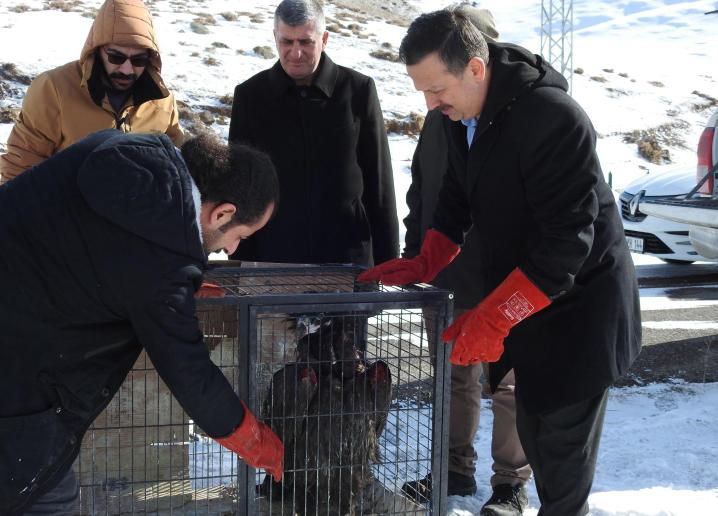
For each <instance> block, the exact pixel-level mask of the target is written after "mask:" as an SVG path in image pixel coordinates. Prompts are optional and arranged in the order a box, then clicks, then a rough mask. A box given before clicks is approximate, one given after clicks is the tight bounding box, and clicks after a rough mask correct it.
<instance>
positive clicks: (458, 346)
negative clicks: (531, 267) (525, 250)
mask: <svg viewBox="0 0 718 516" xmlns="http://www.w3.org/2000/svg"><path fill="white" fill-rule="evenodd" d="M549 304H551V300H550V299H549V298H548V297H546V294H544V293H543V292H541V290H539V288H538V287H537V286H536V285H534V284H533V282H532V281H531V280H530V279H528V278H527V277H526V275H525V274H524V273H523V272H521V269H519V268H518V267H517V268H516V269H514V270H513V271H511V274H509V275H508V276H507V277H506V279H505V280H504V281H502V282H501V284H500V285H499V286H498V287H496V288H495V289H494V290H493V292H491V294H489V295H488V296H486V298H485V299H484V300H483V301H481V303H479V304H478V305H477V306H476V307H475V308H472V309H471V310H469V311H468V312H466V313H464V314H463V315H461V317H459V318H458V319H456V320H455V321H454V323H453V324H452V325H451V326H449V327H448V328H446V330H444V333H443V334H442V335H441V338H442V339H443V340H444V342H451V341H452V340H455V341H456V342H454V349H453V350H452V351H451V356H450V357H449V362H451V363H452V364H457V365H470V364H476V363H478V362H496V361H497V360H498V359H499V358H501V354H502V353H503V352H504V339H505V338H506V336H507V335H508V334H509V330H511V328H513V327H514V326H516V325H517V324H518V323H520V322H521V321H523V320H524V319H526V318H527V317H528V316H529V315H531V314H533V313H536V312H538V311H539V310H543V309H544V308H546V307H547V306H548V305H549Z"/></svg>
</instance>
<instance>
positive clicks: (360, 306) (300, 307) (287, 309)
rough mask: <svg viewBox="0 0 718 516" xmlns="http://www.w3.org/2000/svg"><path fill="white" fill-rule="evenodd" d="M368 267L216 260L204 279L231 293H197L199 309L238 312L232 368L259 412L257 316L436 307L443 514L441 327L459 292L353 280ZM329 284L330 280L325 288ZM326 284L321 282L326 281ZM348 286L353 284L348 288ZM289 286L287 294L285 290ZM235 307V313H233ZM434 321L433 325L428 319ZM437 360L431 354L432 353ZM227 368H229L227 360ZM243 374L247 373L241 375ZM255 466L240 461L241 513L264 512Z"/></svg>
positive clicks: (435, 400)
mask: <svg viewBox="0 0 718 516" xmlns="http://www.w3.org/2000/svg"><path fill="white" fill-rule="evenodd" d="M362 270H363V269H362V268H360V267H357V266H351V265H321V266H292V265H286V264H285V265H283V266H268V267H261V265H260V266H257V267H246V266H244V265H242V266H240V265H239V264H238V263H237V262H231V261H230V262H224V263H221V262H220V263H215V264H214V266H213V267H212V268H211V269H210V270H209V271H208V272H207V274H206V275H205V280H206V281H210V282H213V283H216V284H218V285H220V286H222V287H224V289H225V290H226V292H227V295H225V296H224V297H220V298H200V299H197V308H198V312H199V311H200V310H210V311H211V310H213V309H220V311H222V312H224V313H225V314H226V313H234V314H236V318H235V319H233V322H236V325H237V334H236V336H235V337H234V339H235V340H236V346H237V347H236V355H235V361H234V363H233V364H232V365H231V366H229V367H228V369H231V370H232V371H233V375H234V377H235V378H236V379H237V383H236V385H235V388H236V389H237V394H238V396H239V397H240V398H241V399H243V400H244V401H245V403H247V405H248V407H249V408H250V410H252V411H253V412H254V413H255V414H259V413H260V393H259V390H258V389H257V388H254V387H253V386H252V381H253V380H254V378H255V376H254V374H253V372H255V371H257V370H258V369H257V368H258V365H259V364H260V360H259V357H258V354H259V353H260V349H259V347H260V346H259V338H260V335H258V328H259V321H260V320H261V319H262V318H263V317H271V316H277V314H293V313H324V314H327V315H330V314H332V313H340V312H341V313H355V312H366V313H370V312H373V313H381V312H383V311H385V310H396V309H400V310H415V309H419V308H420V309H427V308H428V309H431V310H433V311H434V313H435V319H434V321H433V322H432V324H433V325H434V328H433V334H432V337H429V333H428V331H427V339H428V338H433V339H434V341H435V342H434V354H435V358H434V362H433V370H434V375H433V381H432V386H433V392H432V393H431V400H432V402H431V405H432V416H431V425H432V428H431V432H432V437H431V475H432V483H433V486H432V487H433V489H432V500H431V502H430V503H429V504H427V505H428V507H427V508H428V512H429V513H430V514H444V513H445V512H446V509H447V502H446V488H447V476H448V452H449V449H448V435H449V428H448V426H449V417H448V414H449V396H450V383H451V382H450V365H449V361H448V347H447V346H444V345H442V343H441V342H440V334H441V332H440V330H441V329H442V328H444V327H446V325H447V324H448V323H449V322H450V318H451V314H452V308H453V295H452V294H451V293H450V292H448V291H445V290H440V289H436V288H434V287H432V286H430V285H426V284H417V285H409V286H405V287H386V286H381V285H377V284H376V283H374V284H360V283H356V282H355V278H356V275H357V274H358V273H359V272H361V271H362ZM333 274H334V275H337V277H341V278H342V279H341V280H340V281H339V283H341V287H342V289H343V290H338V291H334V290H332V289H331V286H332V283H331V281H327V285H329V291H311V292H306V291H303V292H296V289H297V288H299V287H302V286H303V287H309V288H311V287H312V285H311V284H307V283H302V282H301V278H302V277H306V278H308V277H314V278H316V277H322V278H330V277H331V275H333ZM282 276H284V277H285V278H287V277H288V278H294V279H295V280H296V278H299V280H298V282H296V283H290V284H288V285H282V284H281V281H275V280H276V279H277V278H281V277H282ZM262 277H264V278H266V279H267V282H266V283H263V282H262V281H261V280H258V281H255V282H251V281H250V283H251V285H248V286H247V287H245V288H242V287H237V283H238V282H237V279H238V278H254V279H257V278H262ZM327 285H324V288H325V290H326V288H327ZM320 288H321V285H320ZM346 289H350V290H346ZM285 290H286V292H285ZM235 310H236V312H235ZM426 324H428V323H426ZM430 358H431V357H430ZM224 369H227V367H226V366H225V367H224ZM242 373H245V374H242ZM256 479H257V472H256V471H255V469H254V468H251V467H249V466H247V465H246V464H244V463H243V462H241V461H240V462H238V463H237V469H236V482H237V487H238V492H237V498H236V512H235V514H240V515H254V514H258V513H259V507H258V498H257V496H255V493H254V491H253V490H252V487H253V486H254V485H255V483H256Z"/></svg>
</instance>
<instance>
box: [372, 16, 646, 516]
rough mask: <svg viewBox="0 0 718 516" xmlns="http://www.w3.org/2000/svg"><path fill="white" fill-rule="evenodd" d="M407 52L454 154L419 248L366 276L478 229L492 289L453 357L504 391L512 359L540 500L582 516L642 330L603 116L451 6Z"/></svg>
mask: <svg viewBox="0 0 718 516" xmlns="http://www.w3.org/2000/svg"><path fill="white" fill-rule="evenodd" d="M400 56H401V58H402V60H403V61H404V63H406V65H407V71H408V73H409V75H410V77H411V79H412V80H413V82H414V86H415V87H416V89H417V90H419V91H422V92H423V93H424V96H425V98H426V103H427V105H428V107H429V109H438V110H440V111H441V113H443V114H444V115H445V116H444V118H443V122H444V129H445V133H446V136H447V139H448V141H449V166H448V170H447V172H446V175H445V176H444V182H443V185H442V187H441V191H440V193H439V200H438V203H437V207H436V210H435V212H434V218H433V220H434V222H433V229H432V230H429V232H428V233H427V235H426V237H425V238H424V242H423V245H422V248H421V252H420V254H419V255H418V256H416V257H414V258H412V259H396V260H391V261H389V262H386V263H384V264H381V265H379V266H377V267H375V268H373V269H370V270H369V271H367V272H365V273H364V274H363V275H361V276H360V277H359V279H360V280H365V281H371V280H379V281H383V282H385V283H393V284H403V283H410V282H416V281H430V280H431V279H432V278H433V277H434V276H435V275H436V274H437V273H438V271H440V270H441V269H442V268H443V267H445V266H446V265H447V264H448V263H449V262H451V260H452V259H453V258H454V257H455V256H456V254H457V253H458V252H459V245H460V244H461V243H462V242H463V235H464V234H465V232H467V231H468V230H469V229H470V228H471V227H472V225H473V231H474V232H475V234H476V237H477V240H478V247H479V248H480V253H481V267H482V269H481V270H482V271H483V277H482V278H480V281H477V285H479V286H478V287H477V288H480V289H482V291H481V297H482V298H483V300H482V301H481V302H480V303H479V304H478V305H477V306H476V307H475V308H473V309H471V310H469V311H468V312H466V313H465V314H464V315H463V316H461V317H459V318H458V319H457V320H456V321H455V322H454V323H453V324H452V325H451V326H450V327H449V328H448V329H447V330H446V331H445V332H444V334H443V338H444V340H448V341H452V340H454V348H453V350H452V354H451V361H452V362H453V363H456V364H471V363H475V362H479V361H494V363H492V364H491V371H490V375H489V376H490V382H491V386H492V388H495V387H496V385H497V384H498V382H499V381H500V380H501V379H502V378H503V376H504V374H505V373H506V372H507V371H509V370H510V369H511V368H512V367H513V368H514V371H515V375H516V412H517V417H516V426H517V430H518V433H519V437H520V440H521V444H522V446H523V449H524V451H525V453H526V456H527V458H528V460H529V463H530V465H531V467H532V469H533V472H534V477H535V481H536V490H537V492H538V495H539V499H540V501H541V509H540V511H539V512H540V513H541V514H542V515H543V516H554V515H556V516H574V515H583V514H586V513H587V512H588V502H587V500H588V495H589V492H590V490H591V485H592V482H593V475H594V471H595V466H596V457H597V453H598V444H599V441H600V436H601V429H602V426H603V416H604V413H605V410H606V400H607V392H608V387H609V386H610V385H611V384H612V383H613V382H614V381H615V380H616V379H617V378H618V377H619V376H621V375H622V374H624V373H625V372H626V371H627V370H628V368H629V366H630V365H631V363H632V362H633V360H634V359H635V357H636V356H637V355H638V353H639V351H640V341H641V325H640V308H639V304H638V288H637V283H636V279H635V271H634V268H633V263H632V261H631V257H630V254H629V252H628V248H627V246H626V242H625V239H624V236H623V228H622V225H621V221H620V219H619V216H618V212H617V210H616V207H615V204H614V200H613V195H612V194H611V191H610V189H609V188H608V186H607V185H606V183H605V181H604V179H603V173H602V171H601V166H600V164H599V161H598V156H597V155H596V149H595V139H596V137H595V133H594V130H593V127H592V125H591V122H590V121H589V119H588V117H587V116H586V114H585V113H584V112H583V110H582V109H581V108H580V107H579V106H578V105H577V104H576V102H574V101H573V100H572V99H571V97H569V96H568V94H567V92H566V91H567V83H566V81H565V79H564V78H563V77H562V76H561V75H560V74H559V73H558V72H556V71H555V70H554V69H553V68H551V66H550V65H548V64H547V63H545V62H544V61H543V60H542V58H541V57H540V56H537V55H534V54H531V53H529V52H528V51H526V50H525V49H523V48H521V47H518V46H516V45H511V44H505V43H495V42H489V43H488V45H487V42H486V41H485V39H484V38H483V37H482V35H481V33H480V32H479V31H478V30H477V29H476V28H475V27H474V26H473V25H472V24H471V23H470V21H469V20H468V19H467V18H466V17H465V15H463V14H462V13H461V12H460V11H457V10H455V9H452V8H449V9H445V10H442V11H436V12H433V13H427V14H424V15H422V16H420V17H419V18H417V19H416V20H415V21H414V22H413V23H412V24H411V26H410V27H409V29H408V32H407V34H406V36H405V37H404V40H403V41H402V44H401V48H400ZM516 513H517V514H519V513H520V512H518V511H517V512H516ZM482 514H493V513H489V512H486V513H484V512H482Z"/></svg>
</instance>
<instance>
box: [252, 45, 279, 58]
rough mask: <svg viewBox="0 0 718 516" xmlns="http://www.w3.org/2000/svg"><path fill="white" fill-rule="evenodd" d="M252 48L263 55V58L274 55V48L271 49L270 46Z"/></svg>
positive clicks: (259, 54)
mask: <svg viewBox="0 0 718 516" xmlns="http://www.w3.org/2000/svg"><path fill="white" fill-rule="evenodd" d="M252 50H253V51H254V53H255V54H257V55H258V56H260V57H263V58H264V59H274V57H275V54H274V50H272V47H270V46H267V45H262V46H256V47H254V48H253V49H252Z"/></svg>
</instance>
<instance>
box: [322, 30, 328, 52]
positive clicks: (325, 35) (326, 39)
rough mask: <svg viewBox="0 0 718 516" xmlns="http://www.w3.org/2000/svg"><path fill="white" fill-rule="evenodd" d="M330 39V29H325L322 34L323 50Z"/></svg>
mask: <svg viewBox="0 0 718 516" xmlns="http://www.w3.org/2000/svg"><path fill="white" fill-rule="evenodd" d="M328 40H329V31H327V30H325V31H324V34H322V51H323V50H324V49H326V48H327V41H328Z"/></svg>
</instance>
